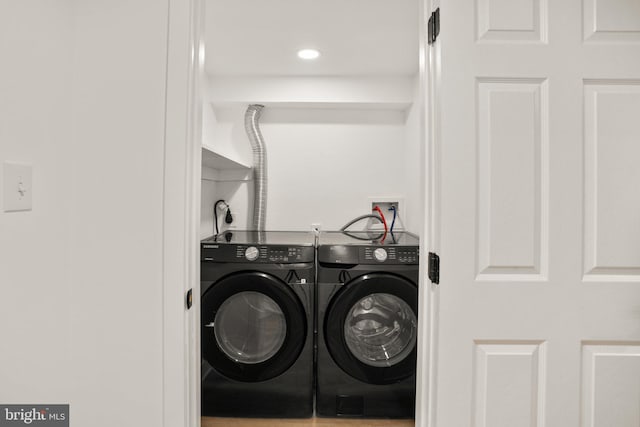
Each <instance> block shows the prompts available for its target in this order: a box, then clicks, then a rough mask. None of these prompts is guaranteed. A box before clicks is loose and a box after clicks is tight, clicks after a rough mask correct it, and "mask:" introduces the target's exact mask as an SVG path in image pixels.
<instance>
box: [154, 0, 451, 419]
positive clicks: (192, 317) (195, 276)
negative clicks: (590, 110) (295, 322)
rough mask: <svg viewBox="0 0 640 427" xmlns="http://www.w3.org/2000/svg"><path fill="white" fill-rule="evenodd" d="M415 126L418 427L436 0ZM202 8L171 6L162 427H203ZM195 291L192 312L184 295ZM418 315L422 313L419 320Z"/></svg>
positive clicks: (433, 235)
mask: <svg viewBox="0 0 640 427" xmlns="http://www.w3.org/2000/svg"><path fill="white" fill-rule="evenodd" d="M419 2H420V4H419V6H420V13H419V18H420V19H421V21H420V26H419V35H420V43H419V48H420V53H419V55H420V61H419V85H418V90H419V96H418V103H419V115H420V117H421V120H420V125H419V128H420V129H419V135H420V140H421V141H423V142H424V143H423V144H422V145H421V147H422V149H421V154H420V159H421V165H420V170H421V178H420V183H419V185H420V188H421V194H422V201H421V206H422V208H423V213H424V214H423V216H422V218H423V221H422V224H421V225H420V229H421V236H422V238H421V240H420V253H421V254H422V262H421V263H420V281H419V291H418V292H419V293H418V325H419V326H418V344H417V355H418V356H417V359H418V360H417V366H416V369H417V371H416V418H415V419H416V426H429V427H432V426H435V408H436V405H435V399H436V390H435V372H436V370H435V367H436V357H435V354H436V352H435V349H436V338H437V334H436V331H437V329H436V327H437V306H438V304H437V301H438V290H437V286H436V285H433V284H431V282H430V280H429V278H428V270H427V265H428V263H427V254H428V253H429V252H437V249H438V246H439V243H438V239H437V236H438V235H439V233H438V231H439V230H438V221H437V218H438V217H437V210H436V207H437V201H438V192H437V191H436V189H437V188H438V186H437V184H438V167H437V166H438V161H437V159H438V154H437V153H438V152H437V145H436V140H437V138H436V131H437V115H436V112H437V103H436V102H434V99H437V93H436V91H435V88H436V87H437V82H438V80H437V76H438V72H439V69H438V63H439V61H438V59H437V58H438V57H439V47H437V45H438V43H436V47H435V48H434V47H433V46H429V45H428V44H427V42H426V40H427V21H428V17H429V16H430V15H431V10H432V7H433V5H434V3H433V0H419ZM204 15H205V13H204V1H203V0H169V11H168V16H169V20H168V29H169V31H168V34H169V36H168V40H167V85H166V110H165V166H164V201H163V208H162V209H163V218H164V221H163V239H162V240H163V248H162V253H163V272H162V278H163V283H162V288H163V307H162V310H163V325H162V337H163V366H162V376H163V392H162V393H163V397H162V398H163V408H164V409H163V411H164V412H163V425H164V426H165V427H176V426H188V427H200V412H201V411H200V346H199V341H198V339H197V337H198V336H199V334H200V322H199V319H200V280H199V277H200V264H199V260H200V257H199V249H200V247H199V243H200V239H199V227H200V199H201V194H200V191H201V190H200V185H201V181H200V180H201V155H202V154H201V133H202V94H201V87H202V80H203V77H202V76H203V73H204ZM189 289H191V290H192V304H193V305H192V306H191V308H190V309H187V305H186V302H185V301H186V300H185V298H186V295H187V292H188V290H189ZM420 313H422V314H420Z"/></svg>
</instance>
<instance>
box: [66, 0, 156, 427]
mask: <svg viewBox="0 0 640 427" xmlns="http://www.w3.org/2000/svg"><path fill="white" fill-rule="evenodd" d="M75 18H76V27H75V31H76V32H75V58H74V64H73V68H74V97H73V142H74V144H73V152H72V156H71V157H70V158H69V159H68V160H67V162H68V163H69V165H68V166H69V167H71V169H72V179H73V187H72V190H71V191H72V202H71V210H70V215H69V223H70V225H71V245H72V250H71V256H72V263H73V269H72V276H71V279H72V283H73V295H72V302H73V307H72V319H73V336H72V339H73V362H74V369H73V371H74V378H73V386H74V390H73V391H74V395H73V402H72V408H73V409H72V414H73V415H72V417H73V420H72V423H73V425H77V426H92V427H102V426H104V427H107V426H109V427H111V426H157V425H162V415H163V407H162V386H163V383H162V379H163V372H162V359H163V356H162V350H163V346H162V321H163V316H162V272H163V264H162V230H163V214H162V209H163V157H164V123H165V93H166V92H165V84H166V67H167V66H166V64H167V22H168V0H135V1H132V0H111V1H104V0H83V1H79V2H75Z"/></svg>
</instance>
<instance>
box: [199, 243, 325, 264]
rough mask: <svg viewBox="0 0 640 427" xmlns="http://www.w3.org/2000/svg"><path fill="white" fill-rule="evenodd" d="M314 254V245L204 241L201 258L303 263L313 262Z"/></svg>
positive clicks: (219, 260)
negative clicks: (235, 243)
mask: <svg viewBox="0 0 640 427" xmlns="http://www.w3.org/2000/svg"><path fill="white" fill-rule="evenodd" d="M314 255H315V254H314V248H313V246H280V245H259V244H256V245H244V244H239V245H233V244H232V245H228V244H220V243H203V244H202V245H201V248H200V260H201V261H209V262H242V263H301V262H313V260H314Z"/></svg>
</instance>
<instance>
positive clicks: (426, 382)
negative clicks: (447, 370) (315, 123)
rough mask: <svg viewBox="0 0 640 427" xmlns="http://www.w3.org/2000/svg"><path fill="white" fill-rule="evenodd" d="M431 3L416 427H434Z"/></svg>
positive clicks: (428, 0) (423, 26)
mask: <svg viewBox="0 0 640 427" xmlns="http://www.w3.org/2000/svg"><path fill="white" fill-rule="evenodd" d="M434 3H435V2H434V1H432V0H421V2H420V13H419V17H420V18H419V19H420V70H419V73H420V85H419V91H420V95H419V104H420V115H421V117H422V120H421V122H420V139H421V140H422V141H424V144H423V145H422V147H423V150H422V153H421V159H422V165H421V168H420V170H421V177H420V178H421V179H420V180H421V193H422V201H421V205H422V207H423V218H422V224H421V233H420V234H421V239H420V254H421V263H420V284H419V286H420V288H419V300H418V313H419V316H418V331H419V337H418V360H417V367H416V369H417V371H416V417H415V425H416V426H418V427H435V426H436V414H435V410H436V362H437V351H436V350H437V319H438V287H437V285H434V284H432V283H431V281H430V280H429V278H428V262H427V260H428V254H429V252H430V251H431V252H438V249H439V242H438V236H439V233H438V227H439V225H438V217H437V210H436V208H437V206H438V191H437V185H438V182H439V181H438V152H437V135H436V132H435V131H436V126H437V103H436V101H437V100H436V98H435V92H436V90H435V89H436V85H437V83H438V82H437V76H438V72H439V70H437V66H438V60H437V55H439V54H440V51H439V47H438V46H439V43H438V44H437V45H434V46H433V47H432V46H429V45H428V44H427V30H428V28H427V24H428V20H429V17H430V16H431V12H432V10H434V9H435V7H436V6H435V4H434Z"/></svg>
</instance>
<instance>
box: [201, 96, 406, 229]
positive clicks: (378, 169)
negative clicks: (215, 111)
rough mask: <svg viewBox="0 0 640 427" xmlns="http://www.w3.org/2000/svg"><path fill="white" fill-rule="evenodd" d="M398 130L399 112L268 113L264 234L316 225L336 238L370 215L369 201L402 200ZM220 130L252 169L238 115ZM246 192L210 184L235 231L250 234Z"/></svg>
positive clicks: (241, 186)
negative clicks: (226, 205)
mask: <svg viewBox="0 0 640 427" xmlns="http://www.w3.org/2000/svg"><path fill="white" fill-rule="evenodd" d="M220 118H221V116H220V115H219V119H220ZM222 118H223V119H229V118H228V117H222ZM229 120H230V119H229ZM404 123H405V113H403V112H401V111H388V110H360V109H348V110H345V109H335V108H330V109H313V108H312V109H305V108H303V107H299V108H278V107H269V106H267V107H266V108H265V109H264V111H263V114H262V118H261V120H260V128H261V132H262V135H263V136H264V139H265V144H266V147H267V165H268V190H267V191H268V195H267V224H266V228H267V229H270V230H309V229H310V226H311V224H312V223H321V224H322V228H323V229H327V230H330V229H333V230H335V229H338V228H340V227H341V226H342V225H344V224H345V223H347V222H348V221H349V220H350V219H352V218H355V217H357V216H359V215H362V214H366V213H369V212H368V211H367V206H368V203H369V199H368V198H369V197H370V196H373V197H393V196H396V197H401V198H405V197H406V196H405V185H404V182H405V171H404V161H405V125H404ZM219 128H220V129H221V132H225V133H227V134H228V135H232V137H231V140H232V141H233V143H234V144H236V145H237V146H238V147H242V148H239V149H238V151H239V152H240V155H241V156H242V157H243V158H246V159H247V162H248V163H250V159H251V156H250V153H251V150H250V144H249V141H248V138H247V137H246V133H245V131H244V126H243V123H242V111H237V112H236V117H235V119H234V121H228V122H220V123H219ZM252 188H253V183H252V182H246V181H229V182H217V183H216V187H215V191H216V196H215V198H223V199H226V200H227V201H228V202H229V203H230V205H231V208H232V212H233V213H234V216H235V218H236V221H237V222H235V223H234V225H235V226H236V227H237V228H239V229H242V228H245V227H249V226H250V216H249V215H248V212H249V209H250V208H251V205H252V200H253V199H252V198H253V195H252ZM204 196H205V195H204V194H203V197H204ZM205 214H207V212H203V216H204V215H205ZM210 215H211V214H209V216H210ZM220 223H222V221H220ZM205 234H206V233H205Z"/></svg>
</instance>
